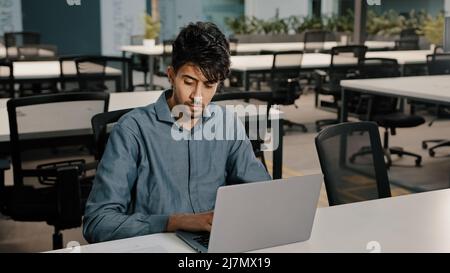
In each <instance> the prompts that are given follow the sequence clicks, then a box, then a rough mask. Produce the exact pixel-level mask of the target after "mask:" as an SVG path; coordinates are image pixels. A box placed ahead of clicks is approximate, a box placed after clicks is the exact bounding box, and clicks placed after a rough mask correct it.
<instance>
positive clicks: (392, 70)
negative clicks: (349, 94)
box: [353, 58, 401, 120]
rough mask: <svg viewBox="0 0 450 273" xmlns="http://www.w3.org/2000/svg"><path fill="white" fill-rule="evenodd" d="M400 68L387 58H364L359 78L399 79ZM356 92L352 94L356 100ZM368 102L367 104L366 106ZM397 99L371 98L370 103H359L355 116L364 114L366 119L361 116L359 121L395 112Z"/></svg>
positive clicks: (394, 61)
mask: <svg viewBox="0 0 450 273" xmlns="http://www.w3.org/2000/svg"><path fill="white" fill-rule="evenodd" d="M400 76H401V72H400V66H399V65H398V62H397V60H396V59H388V58H366V59H364V63H363V65H362V67H361V69H360V78H364V79H370V78H393V77H400ZM360 94H361V93H359V92H357V95H356V94H353V98H354V99H355V100H356V99H357V98H359V96H358V95H360ZM366 102H368V104H366ZM397 103H398V99H397V98H396V97H390V96H375V95H374V96H372V98H371V100H370V101H363V100H361V101H359V102H358V105H357V107H358V110H357V111H356V112H357V114H362V113H364V114H365V115H366V117H363V116H361V117H360V118H361V119H365V120H371V119H372V117H373V116H374V115H383V114H390V113H393V112H396V109H397Z"/></svg>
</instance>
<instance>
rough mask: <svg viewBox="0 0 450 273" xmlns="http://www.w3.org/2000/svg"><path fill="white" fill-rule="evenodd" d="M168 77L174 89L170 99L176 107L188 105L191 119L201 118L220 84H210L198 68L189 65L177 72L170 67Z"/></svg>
mask: <svg viewBox="0 0 450 273" xmlns="http://www.w3.org/2000/svg"><path fill="white" fill-rule="evenodd" d="M167 75H168V77H169V81H170V83H171V84H172V89H173V93H172V98H170V99H171V100H172V102H173V103H174V104H175V105H186V106H187V107H188V108H189V110H190V113H191V118H198V117H200V116H201V115H202V112H203V110H204V109H205V107H206V106H207V105H208V104H209V103H210V102H211V99H212V97H213V96H214V94H215V93H216V91H217V87H218V83H217V82H209V81H208V80H207V79H206V78H205V76H204V75H203V73H202V72H201V70H200V69H199V68H198V66H195V65H193V64H189V63H188V64H185V65H183V66H182V67H180V68H179V69H178V71H177V72H175V70H174V69H173V67H169V68H168V69H167Z"/></svg>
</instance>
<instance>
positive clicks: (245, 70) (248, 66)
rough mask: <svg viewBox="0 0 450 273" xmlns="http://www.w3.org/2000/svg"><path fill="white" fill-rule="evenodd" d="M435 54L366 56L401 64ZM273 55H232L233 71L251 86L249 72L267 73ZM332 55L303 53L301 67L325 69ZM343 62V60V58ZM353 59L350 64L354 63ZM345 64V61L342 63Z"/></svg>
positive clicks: (288, 65)
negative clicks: (395, 61) (388, 59)
mask: <svg viewBox="0 0 450 273" xmlns="http://www.w3.org/2000/svg"><path fill="white" fill-rule="evenodd" d="M429 54H433V52H432V51H431V50H405V51H371V52H367V53H366V58H392V59H396V60H397V62H398V63H399V65H400V66H405V65H413V64H425V63H426V61H427V55H429ZM272 63H273V55H246V56H231V71H233V72H235V73H240V74H242V78H243V82H244V88H245V90H248V88H249V82H248V79H249V74H252V73H265V72H266V73H267V72H270V70H271V69H272ZM330 63H331V55H330V54H324V53H306V54H303V59H302V65H301V69H303V70H314V69H325V68H328V67H329V66H330ZM341 63H342V60H341ZM353 63H354V60H353V59H351V60H350V61H349V64H353ZM342 64H344V63H342ZM279 67H280V68H286V69H288V68H294V67H296V66H293V64H292V63H286V64H285V65H283V64H279Z"/></svg>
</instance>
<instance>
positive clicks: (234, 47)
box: [228, 38, 239, 55]
mask: <svg viewBox="0 0 450 273" xmlns="http://www.w3.org/2000/svg"><path fill="white" fill-rule="evenodd" d="M228 43H229V45H230V55H237V47H238V43H239V40H238V39H237V38H229V39H228Z"/></svg>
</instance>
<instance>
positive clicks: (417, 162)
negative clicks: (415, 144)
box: [416, 158, 422, 167]
mask: <svg viewBox="0 0 450 273" xmlns="http://www.w3.org/2000/svg"><path fill="white" fill-rule="evenodd" d="M420 163H422V159H421V158H418V159H416V167H420Z"/></svg>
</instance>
